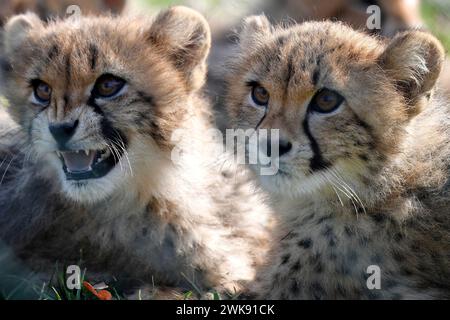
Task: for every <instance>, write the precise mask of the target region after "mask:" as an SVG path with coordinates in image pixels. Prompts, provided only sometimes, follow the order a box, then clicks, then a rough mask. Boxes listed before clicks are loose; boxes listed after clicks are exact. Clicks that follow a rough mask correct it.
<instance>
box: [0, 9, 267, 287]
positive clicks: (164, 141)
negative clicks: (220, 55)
mask: <svg viewBox="0 0 450 320" xmlns="http://www.w3.org/2000/svg"><path fill="white" fill-rule="evenodd" d="M209 46H210V34H209V28H208V25H207V23H206V21H205V20H204V18H203V17H201V16H200V15H199V14H198V13H196V12H194V11H193V10H191V9H187V8H184V7H174V8H171V9H168V10H166V11H162V12H161V13H160V14H159V15H157V16H156V17H155V18H152V19H148V18H146V17H125V16H124V17H81V18H70V19H66V20H59V21H55V22H51V23H49V24H44V23H43V22H41V21H40V20H39V19H38V17H37V16H35V15H33V14H27V15H20V16H16V17H14V18H12V19H11V20H10V21H9V22H8V23H7V25H6V31H5V50H6V59H5V61H3V63H2V66H3V76H4V79H5V83H4V88H3V89H4V90H3V91H4V93H5V95H6V97H7V98H8V100H9V107H8V108H7V111H8V114H9V116H8V117H9V119H10V120H6V118H5V119H3V118H2V128H3V129H4V130H3V131H2V138H1V139H0V145H1V149H0V150H1V151H0V155H1V158H0V159H1V160H0V161H1V162H2V170H1V172H2V175H3V178H2V182H1V189H0V208H1V209H0V230H1V232H0V234H1V238H2V239H3V240H4V241H6V242H7V243H8V244H9V245H11V246H13V247H14V249H15V251H16V252H17V253H18V254H19V255H20V256H21V257H22V258H24V259H25V260H26V261H28V264H29V265H30V266H32V267H34V268H44V270H46V271H48V272H51V271H52V270H53V268H52V266H53V265H54V263H55V261H56V260H58V261H60V262H64V263H70V262H72V263H73V262H77V261H78V260H79V258H80V251H81V250H82V257H83V261H85V263H86V264H87V266H88V270H94V271H98V272H102V273H109V274H113V275H115V276H117V277H119V278H126V277H129V278H131V279H137V280H140V281H142V280H143V281H145V282H146V283H147V284H151V283H153V281H154V282H155V284H156V285H166V286H176V287H181V288H184V289H190V290H192V289H193V288H192V285H193V284H194V285H195V286H196V287H197V288H200V289H201V290H206V289H210V288H216V289H217V290H223V289H224V288H225V289H227V290H231V291H232V292H233V293H235V292H234V290H236V292H239V291H240V285H241V283H242V282H243V281H250V280H252V279H253V276H254V272H255V267H256V266H257V265H258V264H259V263H260V260H261V259H262V258H263V256H264V250H265V249H264V248H266V247H267V245H266V241H267V229H268V228H269V224H270V219H269V215H268V212H269V211H268V209H267V208H265V207H264V205H263V199H262V198H261V197H260V196H259V195H258V193H255V189H254V188H253V187H252V184H251V183H249V182H248V181H247V178H245V173H244V174H236V175H235V174H233V173H234V172H235V169H233V167H232V166H231V165H226V163H227V159H226V157H225V158H224V160H220V161H218V159H217V158H215V157H214V156H213V155H214V154H213V153H212V152H211V150H212V149H213V148H215V147H217V143H216V142H214V141H211V140H208V139H206V138H205V133H206V132H207V131H208V130H209V129H211V128H213V127H212V124H211V121H210V118H211V117H210V114H209V104H208V101H207V100H206V99H205V98H204V97H203V95H202V93H201V90H200V89H201V87H202V85H203V83H204V81H205V73H206V65H205V59H206V56H207V54H208V51H209ZM105 73H108V74H114V75H116V76H120V77H121V78H122V79H125V81H126V83H127V84H126V86H127V89H126V92H125V93H124V94H122V95H121V96H119V97H117V98H115V99H109V100H102V99H97V98H95V97H93V93H92V92H93V91H92V86H93V84H94V83H95V82H96V79H98V78H99V77H100V76H101V75H102V74H105ZM33 79H41V80H43V81H45V82H46V83H47V84H49V85H50V86H51V87H52V90H53V91H52V99H51V102H50V104H49V105H48V106H45V107H43V106H40V105H36V104H33V103H32V102H30V95H32V91H33V89H32V88H31V86H30V83H31V81H32V80H33ZM67 121H78V125H77V127H76V131H75V133H74V135H73V136H72V137H71V139H70V140H69V142H68V143H67V145H66V147H67V148H69V149H72V150H73V149H81V150H83V149H96V148H99V147H100V146H102V145H103V146H104V145H109V147H110V148H111V149H112V150H113V151H114V154H115V155H116V156H117V157H118V158H119V159H116V161H117V163H116V165H115V167H114V168H113V169H112V171H111V172H110V173H108V174H107V175H106V176H104V177H102V178H98V179H90V180H78V181H74V180H67V179H66V177H65V175H64V173H63V171H62V168H61V167H62V166H61V161H60V160H59V159H58V157H57V155H56V153H55V151H57V150H58V149H59V147H58V145H57V144H56V142H55V140H54V139H53V138H52V135H51V134H50V132H49V125H50V124H51V123H65V122H67ZM182 129H183V130H184V131H182V132H183V133H184V136H182V137H181V138H184V139H178V138H177V139H176V140H175V138H174V133H175V132H176V131H177V130H182ZM179 140H183V141H184V142H183V141H179ZM175 147H176V148H177V150H178V151H179V153H180V154H181V155H182V156H181V157H180V158H179V159H177V161H174V160H173V157H172V152H173V150H174V148H175ZM5 168H6V169H5ZM221 170H228V171H230V172H231V173H232V174H231V175H223V174H221ZM38 261H39V263H40V261H43V264H42V266H38V265H37V264H38ZM48 263H50V266H49V264H48Z"/></svg>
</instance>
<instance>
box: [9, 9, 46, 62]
mask: <svg viewBox="0 0 450 320" xmlns="http://www.w3.org/2000/svg"><path fill="white" fill-rule="evenodd" d="M42 26H43V25H42V21H41V20H40V19H39V17H38V16H37V15H36V14H34V13H27V14H21V15H17V16H14V17H12V18H11V19H9V20H8V22H7V23H6V25H5V30H4V37H3V44H4V50H5V54H6V56H7V57H11V56H12V55H14V54H15V53H17V51H18V49H19V48H20V46H21V45H22V44H23V42H24V41H25V39H26V38H27V36H28V33H29V32H30V31H31V30H33V29H38V28H41V27H42Z"/></svg>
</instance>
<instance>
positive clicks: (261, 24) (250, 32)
mask: <svg viewBox="0 0 450 320" xmlns="http://www.w3.org/2000/svg"><path fill="white" fill-rule="evenodd" d="M270 33H272V25H271V24H270V22H269V20H268V19H267V17H266V16H265V15H259V16H250V17H247V18H245V19H244V22H243V24H242V28H241V31H240V32H239V43H240V45H241V48H250V49H251V48H253V47H254V46H256V45H258V43H259V42H261V39H262V37H263V36H264V35H267V34H270Z"/></svg>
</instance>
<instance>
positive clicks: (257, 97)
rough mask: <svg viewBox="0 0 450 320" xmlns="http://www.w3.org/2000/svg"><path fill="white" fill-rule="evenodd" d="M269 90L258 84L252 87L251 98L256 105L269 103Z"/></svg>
mask: <svg viewBox="0 0 450 320" xmlns="http://www.w3.org/2000/svg"><path fill="white" fill-rule="evenodd" d="M269 98H270V96H269V92H268V91H267V90H266V89H265V88H264V87H263V86H260V85H258V84H256V85H254V86H253V87H252V100H253V102H254V103H255V104H257V105H258V106H267V104H268V103H269Z"/></svg>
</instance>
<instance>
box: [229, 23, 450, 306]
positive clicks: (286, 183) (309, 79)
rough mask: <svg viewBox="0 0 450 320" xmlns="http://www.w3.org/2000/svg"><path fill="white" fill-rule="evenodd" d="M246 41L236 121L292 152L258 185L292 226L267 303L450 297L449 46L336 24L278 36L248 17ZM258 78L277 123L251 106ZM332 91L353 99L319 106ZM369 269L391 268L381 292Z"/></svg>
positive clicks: (285, 228) (274, 265)
mask: <svg viewBox="0 0 450 320" xmlns="http://www.w3.org/2000/svg"><path fill="white" fill-rule="evenodd" d="M239 39H240V41H239V46H238V48H237V52H236V54H235V55H234V57H233V58H232V59H231V61H230V63H229V65H228V70H229V72H228V75H227V90H228V94H227V99H226V107H227V110H228V112H229V115H230V118H231V121H232V122H231V123H232V124H231V126H233V127H235V128H255V127H256V126H257V125H258V124H259V127H258V128H260V129H280V137H281V139H284V140H285V141H290V142H291V143H292V145H293V147H292V149H291V150H290V151H289V152H288V153H287V154H285V155H283V156H281V157H280V158H279V159H278V160H279V168H280V170H279V171H278V173H277V174H276V175H274V176H260V177H259V180H260V181H261V183H262V185H263V186H264V187H265V189H266V190H268V192H269V194H270V195H271V197H272V200H273V201H272V202H273V207H274V208H275V209H276V211H277V212H278V214H279V215H280V216H281V217H282V219H283V222H282V223H281V226H280V227H279V229H278V231H277V232H276V233H274V239H273V244H274V248H273V253H272V255H273V256H272V257H271V259H269V262H268V264H267V266H266V268H265V269H263V270H261V272H260V278H259V279H258V281H257V282H256V284H255V288H254V290H255V291H254V292H255V294H256V295H257V296H258V297H260V298H266V297H267V298H275V299H283V298H287V299H323V298H331V299H336V298H352V299H361V298H388V299H390V298H437V297H444V296H445V297H449V295H450V282H449V279H450V277H449V270H450V257H449V252H450V232H449V226H450V221H449V215H448V210H449V208H450V199H449V197H448V190H449V189H448V185H449V184H448V176H449V170H448V168H449V166H450V160H449V159H450V132H449V128H450V126H449V125H450V118H449V114H450V110H449V104H448V102H445V101H441V100H439V98H438V97H437V96H436V95H435V94H433V91H434V90H433V89H434V85H435V81H436V79H437V78H438V76H439V73H440V71H441V68H442V62H443V59H444V51H443V48H442V46H441V44H440V43H439V42H438V40H436V39H435V38H434V37H433V36H432V35H430V34H428V33H425V32H420V31H410V32H406V33H402V34H399V35H397V36H396V37H395V38H394V39H393V40H392V41H391V42H387V41H386V42H385V41H382V40H380V39H377V38H374V37H370V36H368V35H365V34H363V33H360V32H357V31H354V30H352V29H350V28H348V27H346V26H344V25H342V24H339V23H331V22H311V23H304V24H300V25H293V26H285V27H281V26H280V27H275V26H272V25H271V24H270V23H269V21H268V20H267V18H265V17H264V16H258V17H249V18H247V19H246V20H245V22H244V25H243V28H242V31H241V33H240V35H239ZM249 82H250V83H252V82H258V83H259V84H260V85H262V86H263V87H265V88H266V90H268V92H269V94H270V100H269V104H268V107H267V110H266V115H265V116H264V112H265V111H264V108H259V109H258V108H255V107H253V106H250V105H249V103H248V95H249V92H250V90H251V88H250V87H249V85H248V83H249ZM321 88H328V89H331V90H334V91H336V92H338V93H339V94H340V95H342V96H343V97H344V99H345V100H344V102H343V103H342V104H341V106H340V107H339V108H338V109H337V110H335V111H333V112H331V113H329V114H321V113H318V112H314V111H312V110H308V105H309V104H310V101H311V99H312V97H313V96H314V94H315V92H317V90H319V89H321ZM263 117H264V118H263ZM314 141H315V142H316V145H314ZM255 172H256V173H258V171H257V170H255ZM369 265H378V266H379V267H380V268H381V290H369V289H368V288H367V286H366V279H367V277H368V276H369V275H368V274H367V273H366V269H367V267H368V266H369Z"/></svg>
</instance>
